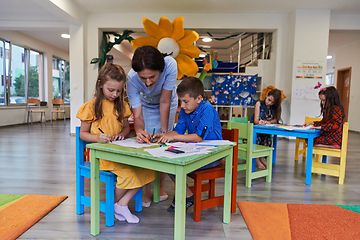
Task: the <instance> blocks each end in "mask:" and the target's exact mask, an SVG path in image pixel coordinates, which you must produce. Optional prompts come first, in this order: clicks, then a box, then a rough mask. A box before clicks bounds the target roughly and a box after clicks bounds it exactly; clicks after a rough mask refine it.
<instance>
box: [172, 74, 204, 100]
mask: <svg viewBox="0 0 360 240" xmlns="http://www.w3.org/2000/svg"><path fill="white" fill-rule="evenodd" d="M176 93H177V95H178V96H179V97H183V96H184V95H185V94H189V96H190V97H192V98H197V97H198V96H199V95H201V96H202V97H204V95H205V92H204V85H203V83H202V82H201V80H200V79H198V78H197V77H186V78H185V79H184V80H182V81H181V83H180V84H179V86H178V87H177V89H176Z"/></svg>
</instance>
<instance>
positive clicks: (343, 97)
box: [336, 67, 351, 122]
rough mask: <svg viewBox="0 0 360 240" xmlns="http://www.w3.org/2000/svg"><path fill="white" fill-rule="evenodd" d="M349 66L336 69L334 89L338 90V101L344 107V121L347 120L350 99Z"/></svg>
mask: <svg viewBox="0 0 360 240" xmlns="http://www.w3.org/2000/svg"><path fill="white" fill-rule="evenodd" d="M350 83H351V67H348V68H343V69H339V70H338V71H337V81H336V89H337V90H338V92H339V96H340V101H341V103H342V105H343V107H344V113H345V118H344V122H347V121H348V113H349V99H350Z"/></svg>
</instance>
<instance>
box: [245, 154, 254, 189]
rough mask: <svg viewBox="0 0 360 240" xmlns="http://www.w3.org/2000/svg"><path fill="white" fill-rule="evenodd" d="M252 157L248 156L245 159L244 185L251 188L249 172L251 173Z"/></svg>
mask: <svg viewBox="0 0 360 240" xmlns="http://www.w3.org/2000/svg"><path fill="white" fill-rule="evenodd" d="M252 166H253V159H252V158H251V157H250V158H249V159H247V160H246V174H245V175H246V177H245V187H247V188H251V173H252Z"/></svg>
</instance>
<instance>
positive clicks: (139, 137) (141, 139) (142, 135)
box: [136, 130, 151, 143]
mask: <svg viewBox="0 0 360 240" xmlns="http://www.w3.org/2000/svg"><path fill="white" fill-rule="evenodd" d="M146 138H147V139H148V140H149V141H150V140H151V138H150V135H149V134H148V133H147V132H145V131H143V130H141V131H138V132H137V133H136V141H137V142H138V143H146Z"/></svg>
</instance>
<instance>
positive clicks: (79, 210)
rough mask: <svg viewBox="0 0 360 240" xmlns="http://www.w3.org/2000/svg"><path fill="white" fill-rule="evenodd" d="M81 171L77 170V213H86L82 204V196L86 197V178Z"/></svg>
mask: <svg viewBox="0 0 360 240" xmlns="http://www.w3.org/2000/svg"><path fill="white" fill-rule="evenodd" d="M80 171H81V170H80V169H79V168H77V169H76V213H77V214H79V215H80V214H83V213H84V205H83V204H81V196H84V177H83V176H81V175H80Z"/></svg>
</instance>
